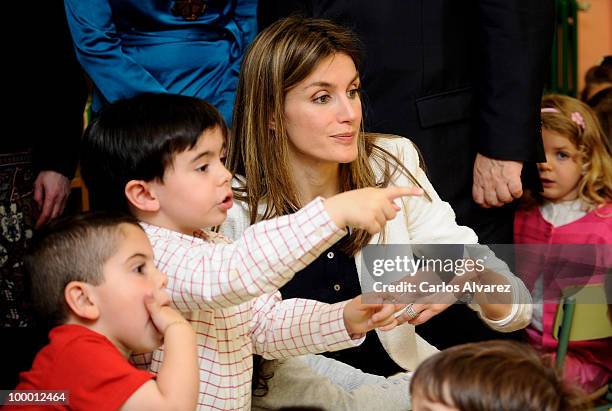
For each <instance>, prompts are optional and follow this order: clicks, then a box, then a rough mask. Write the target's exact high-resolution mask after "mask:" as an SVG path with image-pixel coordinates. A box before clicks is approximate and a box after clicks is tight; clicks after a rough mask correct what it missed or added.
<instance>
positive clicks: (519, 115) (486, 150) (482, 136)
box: [475, 0, 554, 161]
mask: <svg viewBox="0 0 612 411" xmlns="http://www.w3.org/2000/svg"><path fill="white" fill-rule="evenodd" d="M477 4H478V21H479V29H478V42H479V44H478V47H477V49H478V50H480V51H481V52H480V54H479V55H478V57H477V58H479V59H480V64H477V65H476V66H477V67H479V70H478V72H477V73H475V74H476V75H477V76H478V79H479V80H478V81H476V82H475V83H476V85H477V90H476V93H477V113H478V116H477V120H476V121H477V132H478V151H479V152H480V153H481V154H484V155H486V156H488V157H492V158H498V159H502V160H519V161H543V160H544V158H543V154H542V151H541V136H540V100H541V97H542V89H543V84H544V78H545V75H546V73H547V71H548V65H549V60H550V48H551V44H552V37H553V27H554V2H553V0H542V1H531V0H483V1H479V2H477Z"/></svg>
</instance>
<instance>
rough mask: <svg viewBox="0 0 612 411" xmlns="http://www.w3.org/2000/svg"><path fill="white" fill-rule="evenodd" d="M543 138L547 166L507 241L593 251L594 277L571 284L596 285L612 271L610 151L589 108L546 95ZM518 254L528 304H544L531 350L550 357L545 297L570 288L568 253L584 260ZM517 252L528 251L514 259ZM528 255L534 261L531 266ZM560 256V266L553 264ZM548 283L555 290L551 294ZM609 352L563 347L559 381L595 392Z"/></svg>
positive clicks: (607, 371)
mask: <svg viewBox="0 0 612 411" xmlns="http://www.w3.org/2000/svg"><path fill="white" fill-rule="evenodd" d="M542 138H543V142H544V150H545V153H546V162H545V163H540V164H539V165H538V170H539V174H540V179H541V182H542V186H543V191H542V192H541V193H537V194H535V195H529V194H528V195H526V196H525V198H524V206H525V207H524V209H522V210H521V211H519V212H517V214H516V217H515V222H514V242H515V243H516V244H597V246H594V247H592V248H588V250H590V252H589V254H590V255H589V256H588V258H589V259H590V260H589V267H591V266H592V267H594V268H595V269H594V273H593V274H592V275H588V276H585V275H583V276H582V278H581V279H579V280H578V281H577V282H576V283H578V284H577V285H583V284H586V283H602V282H603V277H604V276H605V275H606V274H605V271H606V269H609V267H611V266H612V251H611V250H612V248H611V246H610V245H611V244H612V203H611V199H612V160H611V149H610V145H609V143H608V141H607V139H606V138H605V136H604V135H603V132H602V131H601V127H600V126H599V124H598V122H597V118H596V117H595V116H594V114H593V112H592V111H591V109H590V108H589V107H587V106H586V105H585V104H583V103H582V102H580V101H578V100H576V99H574V98H571V97H567V96H561V95H548V96H545V97H544V99H543V100H542ZM517 248H518V249H517V255H520V256H521V258H518V259H517V271H518V272H519V273H521V274H523V275H524V276H525V278H524V280H525V283H526V285H527V286H528V288H529V287H530V288H531V291H532V293H533V295H534V303H537V301H538V300H539V301H540V303H541V302H542V301H544V304H539V305H538V304H536V305H534V314H533V320H532V323H531V325H530V326H529V328H528V334H529V339H530V343H531V344H532V345H534V346H535V347H536V348H538V349H541V350H542V351H544V352H550V353H554V352H555V351H556V347H557V341H556V340H555V339H554V338H553V323H554V320H555V314H556V310H557V304H555V303H553V301H554V299H553V300H552V301H551V298H549V297H550V295H549V293H556V294H555V295H554V296H553V297H555V298H557V297H560V295H559V287H563V286H565V285H569V283H568V282H567V281H566V282H565V283H564V282H563V281H564V280H567V278H563V277H564V273H568V272H570V271H571V269H570V268H568V264H567V261H568V254H570V255H572V254H573V256H575V257H577V258H579V259H582V260H583V261H584V259H585V258H586V257H585V251H584V250H585V249H584V248H580V247H577V246H571V247H567V246H556V247H550V248H548V250H549V251H547V252H546V253H541V252H535V253H534V251H533V250H535V249H536V248H537V247H533V246H531V248H526V247H525V248H523V247H520V246H519V247H517ZM561 248H563V252H561V251H560V249H561ZM521 249H522V250H529V251H527V252H521V251H520V250H521ZM542 249H543V248H542ZM527 254H531V255H530V256H529V257H530V258H525V257H526V256H527ZM534 254H537V255H538V256H537V258H536V259H535V260H534V258H533V255H534ZM561 255H562V256H563V261H564V263H563V264H560V263H559V260H558V259H557V260H554V259H553V258H552V257H553V256H554V258H558V257H559V256H561ZM536 260H538V261H537V262H535V261H536ZM569 260H572V258H571V257H569ZM573 261H577V260H576V259H574V260H573ZM534 262H535V265H534ZM555 263H556V264H555ZM529 264H532V265H531V266H530V265H529ZM570 265H571V264H570ZM534 267H537V268H536V269H534ZM574 269H575V267H574ZM563 270H565V271H563ZM574 273H575V271H574ZM608 275H609V274H608ZM536 277H538V278H536ZM566 277H567V276H566ZM562 278H563V279H562ZM554 284H557V285H558V287H557V288H555V287H552V285H554ZM544 290H546V291H544ZM544 294H546V295H544ZM557 301H558V298H557ZM611 352H612V339H611V338H608V339H604V340H593V341H584V342H573V343H570V346H569V350H568V355H567V357H566V360H565V366H564V375H565V377H566V378H568V379H571V380H573V381H574V382H577V383H578V384H580V385H581V386H582V387H583V388H585V389H586V390H587V391H592V390H595V389H597V388H598V387H600V386H602V385H604V384H606V383H607V382H608V380H609V378H610V377H611V375H612V356H611V355H610V353H611Z"/></svg>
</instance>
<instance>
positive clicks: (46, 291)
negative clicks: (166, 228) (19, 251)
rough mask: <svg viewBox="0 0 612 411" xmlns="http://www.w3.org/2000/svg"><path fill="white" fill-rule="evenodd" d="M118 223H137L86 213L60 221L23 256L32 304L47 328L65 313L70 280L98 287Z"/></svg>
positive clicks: (40, 235)
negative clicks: (67, 288) (66, 289)
mask: <svg viewBox="0 0 612 411" xmlns="http://www.w3.org/2000/svg"><path fill="white" fill-rule="evenodd" d="M121 224H133V225H135V226H137V227H138V228H141V227H140V225H139V224H138V221H137V220H136V219H135V218H134V217H132V216H130V215H126V214H110V213H100V212H98V213H87V214H78V215H74V216H70V217H66V218H61V219H58V220H56V221H53V222H51V223H50V224H49V225H48V226H46V227H45V228H43V229H42V230H41V231H39V232H38V233H37V234H36V235H35V237H34V239H33V241H32V245H31V246H30V248H29V249H28V252H27V253H26V256H25V267H26V270H27V271H28V273H29V274H30V277H29V278H30V288H31V293H32V301H33V302H34V307H35V308H36V311H37V312H38V314H39V315H40V316H41V319H43V320H44V321H45V322H46V323H47V324H46V325H48V326H55V325H58V324H61V323H63V322H64V321H65V320H66V317H67V314H68V312H69V311H68V310H69V308H68V305H67V304H66V301H65V298H64V289H65V288H66V285H68V283H70V282H71V281H83V282H85V283H88V284H92V285H99V284H101V283H102V282H103V281H104V276H103V272H102V271H103V270H102V269H103V266H104V264H105V263H106V262H107V261H108V259H109V258H110V257H112V256H113V255H114V254H115V253H116V252H117V246H118V244H119V242H118V240H119V239H120V238H121V236H122V235H123V233H122V230H121V228H120V225H121Z"/></svg>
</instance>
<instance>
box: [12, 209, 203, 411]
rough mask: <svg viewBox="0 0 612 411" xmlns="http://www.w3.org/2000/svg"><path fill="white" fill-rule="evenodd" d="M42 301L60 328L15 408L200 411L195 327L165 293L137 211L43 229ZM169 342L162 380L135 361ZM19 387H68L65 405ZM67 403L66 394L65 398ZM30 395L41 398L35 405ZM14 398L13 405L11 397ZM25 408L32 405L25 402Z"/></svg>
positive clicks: (38, 270)
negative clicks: (134, 214) (135, 216)
mask: <svg viewBox="0 0 612 411" xmlns="http://www.w3.org/2000/svg"><path fill="white" fill-rule="evenodd" d="M26 264H27V268H28V270H29V272H30V275H31V278H32V293H33V300H34V301H35V302H36V304H37V305H38V306H39V307H38V308H39V311H40V312H41V314H43V315H45V316H47V317H48V319H49V320H50V321H51V322H52V323H53V324H57V326H56V327H55V328H53V329H52V330H51V332H50V334H49V339H50V342H49V344H48V345H47V346H45V347H44V348H43V349H42V350H41V351H40V352H39V353H38V355H37V356H36V359H35V360H34V363H33V365H32V369H31V370H30V371H27V372H24V373H22V374H21V376H20V382H19V385H18V386H17V388H16V391H15V392H14V394H13V395H9V397H8V399H9V400H12V402H10V405H16V407H15V409H19V410H24V409H36V408H37V407H39V406H40V405H42V404H41V402H39V401H41V400H43V401H45V402H46V404H45V405H49V403H50V402H51V403H52V404H51V405H52V406H51V407H49V408H47V407H45V408H47V409H78V410H116V409H119V408H120V409H122V410H131V409H146V410H157V409H159V410H167V409H193V408H194V407H195V404H196V399H197V393H198V384H199V380H198V367H197V364H198V362H197V358H196V345H195V333H194V331H193V329H192V327H191V326H190V325H189V323H188V322H187V321H186V320H185V319H184V318H183V316H181V314H179V313H178V312H177V311H175V310H173V309H171V308H170V307H169V306H168V304H169V301H170V299H169V297H168V295H167V294H166V292H165V291H164V288H165V285H166V282H167V278H166V275H165V274H164V273H162V272H160V271H159V270H157V268H156V267H155V264H154V263H153V250H152V249H151V244H150V243H149V240H148V238H147V235H146V234H145V232H144V231H143V229H142V228H141V227H140V226H139V225H138V223H137V222H136V220H135V219H133V218H132V217H128V216H111V215H101V214H90V215H81V216H76V217H72V218H70V219H68V220H63V221H59V222H57V223H56V224H53V225H51V226H50V227H49V230H48V231H47V232H45V233H42V235H41V238H40V239H39V240H38V241H37V242H36V244H35V245H34V246H33V248H32V250H31V251H30V254H29V255H28V257H27V260H26ZM162 341H163V343H164V348H165V350H164V361H163V364H162V367H161V369H160V371H159V372H158V374H157V378H156V379H155V376H154V375H153V374H151V373H149V372H146V371H142V370H139V369H137V368H135V367H134V366H133V365H132V364H130V363H129V362H128V357H129V356H130V355H131V354H133V353H140V352H149V351H152V350H154V349H156V348H157V347H159V346H160V345H161V344H162ZM19 390H36V391H39V390H58V391H59V390H62V391H67V395H66V401H65V402H64V401H57V402H55V403H53V400H52V399H51V400H50V398H49V397H46V398H45V397H43V396H42V395H40V394H41V393H40V392H39V393H36V392H35V394H37V395H36V396H31V395H30V396H27V395H19V394H22V393H19V392H18V391H19ZM59 398H60V399H61V396H59ZM26 399H35V400H36V402H32V403H31V404H30V405H29V406H28V405H25V404H24V402H25V400H26ZM7 404H8V403H7ZM24 405H25V406H24Z"/></svg>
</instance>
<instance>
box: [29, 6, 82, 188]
mask: <svg viewBox="0 0 612 411" xmlns="http://www.w3.org/2000/svg"><path fill="white" fill-rule="evenodd" d="M41 7H42V8H43V9H42V10H39V12H41V13H44V15H46V16H47V18H46V19H40V22H39V25H37V26H36V32H37V33H39V35H40V36H44V38H45V49H44V50H41V51H40V52H39V53H40V55H41V59H44V62H45V63H44V65H45V67H44V72H45V75H44V76H42V77H41V79H37V80H35V81H36V82H37V84H38V86H39V88H38V90H37V92H38V95H39V96H51V97H54V96H62V97H61V103H59V104H58V103H53V102H52V103H49V102H48V101H44V99H41V100H38V104H37V110H36V124H34V125H33V127H34V129H35V133H34V134H33V144H32V156H33V164H34V168H35V171H36V172H40V171H55V172H58V173H60V174H63V175H64V176H66V177H67V178H72V176H73V175H74V171H75V169H76V164H77V151H78V146H79V141H80V137H81V132H82V129H83V109H84V108H85V102H86V99H87V86H86V83H85V77H84V76H83V73H82V71H81V68H80V67H79V64H78V62H77V60H76V58H75V55H74V51H73V47H72V41H71V38H70V33H69V31H68V26H67V23H66V17H65V15H64V8H63V7H62V6H61V3H59V4H58V3H57V2H43V3H41Z"/></svg>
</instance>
